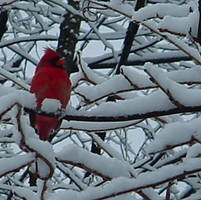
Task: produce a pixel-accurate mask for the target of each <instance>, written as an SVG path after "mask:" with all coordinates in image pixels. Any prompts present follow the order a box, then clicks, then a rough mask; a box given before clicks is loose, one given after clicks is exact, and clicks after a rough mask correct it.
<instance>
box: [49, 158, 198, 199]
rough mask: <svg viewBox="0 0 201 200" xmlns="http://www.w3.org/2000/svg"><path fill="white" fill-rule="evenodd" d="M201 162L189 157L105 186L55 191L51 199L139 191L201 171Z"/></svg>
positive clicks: (90, 197)
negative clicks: (179, 162)
mask: <svg viewBox="0 0 201 200" xmlns="http://www.w3.org/2000/svg"><path fill="white" fill-rule="evenodd" d="M200 163H201V158H195V159H189V160H186V161H185V162H184V163H181V164H178V165H177V166H174V165H167V166H164V167H161V168H159V169H157V170H156V171H152V172H145V173H142V174H141V175H139V176H138V177H137V178H136V179H135V178H132V179H130V178H126V177H120V178H115V179H113V180H112V181H111V182H110V183H106V184H105V185H103V186H99V187H96V188H92V187H91V188H87V189H86V190H85V191H83V192H75V191H69V192H68V191H66V192H60V193H58V192H55V193H54V194H52V195H51V196H50V200H53V199H54V198H55V197H57V198H59V199H60V200H63V199H65V198H66V196H68V197H69V198H71V199H73V198H74V199H76V200H79V199H82V200H92V199H102V198H106V197H109V196H110V195H115V194H121V193H123V192H131V191H137V190H139V189H142V188H145V187H149V186H154V185H155V184H160V183H164V182H168V181H169V180H172V179H173V178H176V177H179V176H181V175H183V173H185V174H189V173H191V172H195V171H199V170H200Z"/></svg>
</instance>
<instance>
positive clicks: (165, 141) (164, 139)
mask: <svg viewBox="0 0 201 200" xmlns="http://www.w3.org/2000/svg"><path fill="white" fill-rule="evenodd" d="M200 123H201V118H197V119H194V120H191V121H188V122H175V123H171V124H168V125H166V126H165V127H164V128H163V129H162V130H161V131H160V132H159V133H158V134H157V135H156V136H155V138H154V140H153V141H152V142H151V143H150V144H149V145H148V146H147V147H146V151H147V152H148V153H154V152H158V151H162V150H165V149H167V148H169V147H174V146H178V145H182V144H185V143H188V142H190V141H191V140H192V138H194V139H195V140H198V141H201V135H200V132H201V128H200ZM196 148H198V147H196ZM192 151H193V150H192ZM190 155H191V151H190V153H189V156H190Z"/></svg>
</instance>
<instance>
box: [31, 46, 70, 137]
mask: <svg viewBox="0 0 201 200" xmlns="http://www.w3.org/2000/svg"><path fill="white" fill-rule="evenodd" d="M64 63H65V61H64V60H63V59H62V58H61V57H60V55H59V54H58V53H56V52H55V51H54V50H52V49H50V48H47V49H46V50H45V54H44V56H43V57H42V58H41V60H40V62H39V64H38V66H37V69H36V72H35V75H34V77H33V79H32V82H31V90H30V91H31V92H32V93H34V94H35V96H36V103H37V107H38V108H41V105H42V102H43V100H44V99H45V98H50V99H57V100H59V101H60V103H61V106H62V108H65V107H66V106H67V104H68V102H69V99H70V93H71V82H70V79H69V77H68V74H67V72H66V70H65V69H64V68H63V64H64ZM30 119H31V124H32V126H33V127H34V128H35V129H36V130H37V133H38V135H39V137H40V139H42V140H48V139H49V136H50V134H51V132H52V131H53V130H55V129H57V127H58V126H59V125H60V120H59V119H57V118H53V117H47V116H41V115H34V116H30Z"/></svg>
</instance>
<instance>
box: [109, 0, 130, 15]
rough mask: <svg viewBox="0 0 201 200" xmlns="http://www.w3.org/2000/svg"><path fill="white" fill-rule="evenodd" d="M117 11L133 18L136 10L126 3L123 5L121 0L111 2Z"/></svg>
mask: <svg viewBox="0 0 201 200" xmlns="http://www.w3.org/2000/svg"><path fill="white" fill-rule="evenodd" d="M109 5H110V6H111V7H112V8H114V9H115V10H119V11H121V12H123V13H125V14H127V15H130V16H132V15H133V14H134V8H133V7H132V6H131V5H129V4H126V3H122V1H121V0H111V1H110V4H109Z"/></svg>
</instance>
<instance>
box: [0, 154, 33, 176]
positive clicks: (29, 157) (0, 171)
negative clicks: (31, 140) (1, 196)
mask: <svg viewBox="0 0 201 200" xmlns="http://www.w3.org/2000/svg"><path fill="white" fill-rule="evenodd" d="M34 159H35V154H34V153H27V154H26V155H19V156H15V157H13V158H1V159H0V166H1V167H0V177H2V175H5V174H7V173H11V172H13V171H16V170H18V169H21V168H22V167H24V166H26V165H28V164H30V162H32V161H34Z"/></svg>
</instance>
